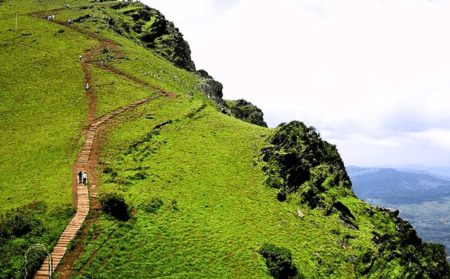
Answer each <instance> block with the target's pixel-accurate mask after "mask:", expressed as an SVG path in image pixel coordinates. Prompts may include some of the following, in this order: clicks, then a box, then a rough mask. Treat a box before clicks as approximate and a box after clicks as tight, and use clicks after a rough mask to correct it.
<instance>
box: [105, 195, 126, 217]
mask: <svg viewBox="0 0 450 279" xmlns="http://www.w3.org/2000/svg"><path fill="white" fill-rule="evenodd" d="M100 204H101V205H102V211H103V212H105V213H106V214H108V215H110V216H113V217H115V218H117V219H119V220H121V221H128V219H130V216H131V209H130V207H129V205H128V204H127V203H126V202H125V199H124V197H123V195H121V194H117V193H107V194H104V195H102V196H101V197H100Z"/></svg>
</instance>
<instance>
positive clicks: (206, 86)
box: [200, 79, 223, 102]
mask: <svg viewBox="0 0 450 279" xmlns="http://www.w3.org/2000/svg"><path fill="white" fill-rule="evenodd" d="M200 88H201V89H202V91H203V94H205V95H206V96H208V97H210V98H211V97H212V98H213V99H220V100H222V96H223V93H222V89H223V85H222V83H220V82H218V81H215V80H213V79H210V80H208V81H206V82H205V83H203V84H201V85H200ZM222 102H223V101H222Z"/></svg>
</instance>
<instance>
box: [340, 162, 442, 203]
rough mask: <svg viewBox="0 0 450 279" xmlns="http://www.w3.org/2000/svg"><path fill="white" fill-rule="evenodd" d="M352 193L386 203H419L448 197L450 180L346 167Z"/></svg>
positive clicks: (413, 171)
mask: <svg viewBox="0 0 450 279" xmlns="http://www.w3.org/2000/svg"><path fill="white" fill-rule="evenodd" d="M346 170H347V173H348V174H349V176H350V178H351V181H352V184H353V191H354V192H355V193H356V194H357V196H358V197H359V198H360V199H362V200H366V199H368V198H371V199H380V200H382V201H384V202H386V203H389V204H420V203H422V202H425V201H440V200H443V199H444V198H445V197H450V179H449V178H445V177H440V176H437V175H435V174H432V173H429V172H426V171H423V170H417V169H403V170H398V169H393V168H362V167H355V166H349V167H347V168H346Z"/></svg>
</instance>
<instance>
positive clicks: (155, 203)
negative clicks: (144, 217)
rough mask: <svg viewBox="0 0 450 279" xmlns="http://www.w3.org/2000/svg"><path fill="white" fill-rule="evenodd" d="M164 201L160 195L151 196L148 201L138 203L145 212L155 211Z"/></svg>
mask: <svg viewBox="0 0 450 279" xmlns="http://www.w3.org/2000/svg"><path fill="white" fill-rule="evenodd" d="M163 204H164V202H163V200H162V199H161V198H160V197H156V198H153V199H152V200H151V201H150V202H148V203H145V204H141V205H139V207H140V208H142V209H143V210H144V211H146V212H150V213H156V211H158V209H159V208H160V207H161V206H163Z"/></svg>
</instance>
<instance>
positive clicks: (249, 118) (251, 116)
mask: <svg viewBox="0 0 450 279" xmlns="http://www.w3.org/2000/svg"><path fill="white" fill-rule="evenodd" d="M226 104H227V106H228V108H229V110H230V115H231V116H233V117H236V118H238V119H241V120H243V121H245V122H248V123H252V124H255V125H258V126H261V127H267V124H266V122H264V118H263V116H264V114H263V112H262V111H261V110H260V109H259V108H257V107H256V106H254V105H253V104H252V103H250V102H247V101H246V100H244V99H239V100H237V101H228V100H227V101H226Z"/></svg>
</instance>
